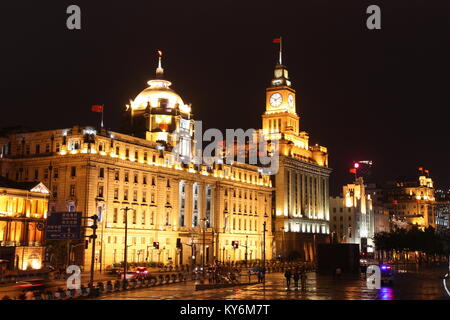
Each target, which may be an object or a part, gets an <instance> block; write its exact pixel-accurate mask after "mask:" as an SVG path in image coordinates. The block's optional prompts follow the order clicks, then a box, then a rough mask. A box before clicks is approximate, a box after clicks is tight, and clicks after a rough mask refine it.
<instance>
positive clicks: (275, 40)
mask: <svg viewBox="0 0 450 320" xmlns="http://www.w3.org/2000/svg"><path fill="white" fill-rule="evenodd" d="M272 42H273V43H281V38H275V39H273V40H272Z"/></svg>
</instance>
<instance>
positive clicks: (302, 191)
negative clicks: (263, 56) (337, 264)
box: [262, 37, 331, 261]
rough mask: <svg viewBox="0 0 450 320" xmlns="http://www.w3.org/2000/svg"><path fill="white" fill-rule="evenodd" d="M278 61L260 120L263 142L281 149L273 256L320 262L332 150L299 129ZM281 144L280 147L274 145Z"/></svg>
mask: <svg viewBox="0 0 450 320" xmlns="http://www.w3.org/2000/svg"><path fill="white" fill-rule="evenodd" d="M274 43H279V44H280V58H279V60H278V63H277V64H276V66H275V70H274V76H273V79H272V81H271V82H270V85H269V87H268V88H267V89H266V110H265V112H264V114H263V115H262V128H263V129H262V132H263V135H264V139H265V140H266V141H270V144H271V145H272V146H274V147H277V148H278V151H279V152H278V171H277V172H276V173H275V174H274V175H273V177H272V179H273V183H272V185H273V186H274V188H275V193H274V203H275V204H274V211H275V219H274V229H273V230H274V231H275V243H276V248H275V252H276V255H277V256H282V257H287V256H288V255H289V254H291V253H292V252H297V253H300V255H301V258H302V259H303V260H304V261H315V260H316V248H317V244H319V243H324V242H327V241H328V239H329V232H330V231H329V229H330V228H329V202H328V201H329V192H328V190H329V187H328V180H329V176H330V173H331V169H330V168H328V150H327V148H326V147H323V146H321V145H319V144H314V145H310V144H309V135H308V133H307V132H305V131H303V130H301V128H300V117H299V116H298V115H297V112H296V99H295V90H294V89H293V88H292V84H291V81H290V80H289V74H288V70H287V68H286V66H285V65H284V64H283V63H282V61H281V53H282V52H281V37H280V38H277V39H274ZM274 141H277V143H272V142H274Z"/></svg>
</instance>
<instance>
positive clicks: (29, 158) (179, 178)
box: [0, 61, 273, 270]
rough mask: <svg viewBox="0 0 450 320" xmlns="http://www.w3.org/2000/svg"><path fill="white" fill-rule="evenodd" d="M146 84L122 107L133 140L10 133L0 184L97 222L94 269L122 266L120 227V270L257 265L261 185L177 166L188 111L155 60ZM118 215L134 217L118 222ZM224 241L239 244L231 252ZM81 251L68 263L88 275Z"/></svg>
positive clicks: (238, 174)
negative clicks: (148, 265) (34, 187)
mask: <svg viewBox="0 0 450 320" xmlns="http://www.w3.org/2000/svg"><path fill="white" fill-rule="evenodd" d="M148 84H149V87H148V88H146V89H145V90H143V91H142V92H141V93H140V94H139V95H137V97H136V98H135V99H134V100H131V101H130V104H129V105H128V106H127V108H128V109H127V110H128V113H129V115H130V117H131V118H130V119H129V120H130V122H132V125H133V126H134V127H133V129H134V130H137V131H135V132H134V133H133V134H134V136H131V135H128V134H123V133H119V132H112V131H109V130H106V129H104V128H99V129H96V128H92V127H80V126H74V127H73V128H70V129H59V130H49V131H40V132H24V133H11V134H9V135H6V136H5V137H4V138H3V145H0V147H2V146H6V147H5V148H4V149H5V151H6V152H4V153H3V158H2V159H0V166H1V167H0V168H1V172H0V175H2V176H9V177H12V178H14V179H15V180H17V181H30V180H34V179H39V180H41V181H43V182H44V183H45V184H46V185H47V186H48V187H49V190H50V192H51V201H50V205H49V209H50V210H51V211H82V212H83V213H84V215H85V216H90V215H92V214H97V215H98V216H99V217H100V220H99V228H98V230H97V235H98V238H97V243H96V252H95V268H96V270H104V269H105V268H106V267H108V266H110V265H111V264H113V263H118V262H122V261H123V260H124V243H125V238H124V227H125V223H124V222H125V219H126V218H127V219H128V220H127V221H128V239H127V242H128V245H129V246H130V247H129V248H128V250H127V251H128V257H127V260H128V262H146V261H147V262H161V263H173V264H180V263H183V264H201V263H202V260H203V257H204V258H205V261H206V262H212V261H213V259H218V260H221V261H235V260H244V259H245V257H246V254H247V258H248V259H249V260H250V259H253V260H255V259H261V258H262V256H263V254H262V253H263V252H262V251H263V249H262V248H263V240H264V239H263V232H262V226H263V223H264V222H266V223H267V225H268V226H270V225H271V223H272V221H271V220H272V217H271V208H272V191H273V188H272V182H271V180H270V177H269V176H267V175H262V174H261V173H260V172H259V171H258V168H257V167H256V166H253V165H246V164H239V163H236V162H235V163H234V164H233V165H228V164H213V165H211V166H207V165H204V164H198V163H197V164H194V163H192V162H189V161H184V162H181V161H180V159H182V158H184V160H186V159H188V160H189V159H190V158H191V155H192V150H193V146H192V145H193V143H192V139H191V137H192V118H191V107H190V106H188V105H185V104H184V103H183V101H182V99H181V97H180V96H179V95H178V94H177V93H175V92H174V91H173V90H172V89H171V88H170V82H169V81H167V80H164V79H163V70H162V67H161V61H160V63H159V66H158V69H157V77H156V79H154V80H150V81H149V82H148ZM139 123H140V124H141V125H142V126H139V125H138V124H139ZM139 128H141V129H142V130H141V131H140V132H138V131H139ZM186 162H187V163H186ZM125 207H130V208H132V209H133V210H129V211H128V214H125V211H124V210H123V209H124V208H125ZM267 230H268V231H267V232H266V238H265V244H266V251H265V252H266V259H271V258H272V242H273V240H272V233H271V230H270V228H267ZM86 232H87V234H89V233H90V232H91V231H90V229H87V231H86ZM232 241H237V242H238V243H239V244H240V245H239V246H237V247H235V248H233V247H232ZM156 242H157V243H158V244H159V248H155V247H154V243H156ZM235 243H236V242H235ZM245 245H246V246H247V248H246V247H245ZM90 250H91V244H90V245H89V248H88V249H87V250H85V249H84V247H83V246H77V247H76V248H74V250H73V252H72V261H73V263H75V264H79V265H84V266H85V269H88V268H89V266H90V257H91V255H90V252H91V251H90Z"/></svg>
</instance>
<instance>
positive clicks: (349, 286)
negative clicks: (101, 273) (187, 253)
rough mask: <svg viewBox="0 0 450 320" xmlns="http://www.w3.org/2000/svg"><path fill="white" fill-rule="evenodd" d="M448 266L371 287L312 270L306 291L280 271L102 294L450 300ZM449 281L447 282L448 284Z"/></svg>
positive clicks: (408, 272) (401, 272)
mask: <svg viewBox="0 0 450 320" xmlns="http://www.w3.org/2000/svg"><path fill="white" fill-rule="evenodd" d="M447 271H448V267H439V268H438V267H434V268H427V269H421V270H418V269H416V268H415V267H412V268H411V267H410V268H408V269H405V268H400V267H399V268H397V271H396V274H395V281H394V284H393V285H392V286H382V287H381V289H368V288H367V286H366V282H365V279H363V278H362V277H361V278H358V277H357V276H348V275H347V276H344V275H343V276H342V278H341V279H333V277H331V276H325V275H317V274H315V273H309V274H308V279H307V289H306V291H301V290H298V291H296V290H294V289H293V288H291V289H290V290H287V289H286V285H285V281H284V277H283V275H282V274H281V273H274V274H268V275H267V277H266V285H265V288H264V287H263V285H262V284H254V285H248V286H240V287H235V288H225V289H223V288H222V289H213V290H201V291H195V288H194V283H193V282H187V283H177V284H172V285H167V286H160V287H153V288H148V289H138V290H135V291H126V292H120V293H115V294H111V295H107V296H103V297H101V299H102V300H245V299H248V300H263V299H266V300H276V299H283V300H434V299H449V300H450V297H449V296H448V295H447V293H446V291H445V289H444V286H443V283H442V276H443V275H444V274H445V273H446V272H447ZM449 285H450V283H448V282H447V286H449Z"/></svg>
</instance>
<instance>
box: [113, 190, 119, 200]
mask: <svg viewBox="0 0 450 320" xmlns="http://www.w3.org/2000/svg"><path fill="white" fill-rule="evenodd" d="M118 199H119V188H114V200H118Z"/></svg>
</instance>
